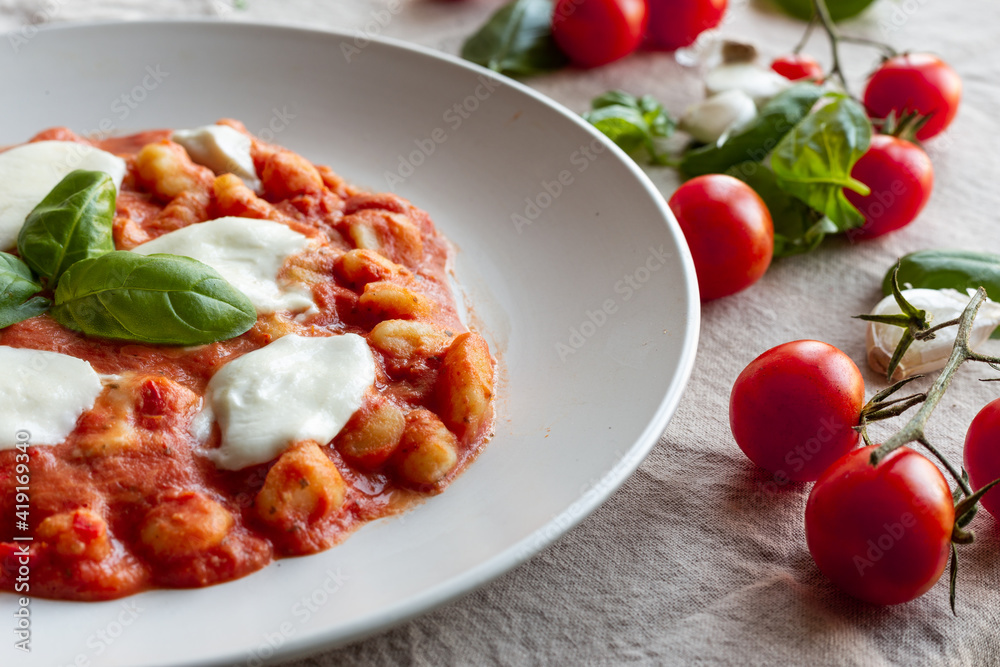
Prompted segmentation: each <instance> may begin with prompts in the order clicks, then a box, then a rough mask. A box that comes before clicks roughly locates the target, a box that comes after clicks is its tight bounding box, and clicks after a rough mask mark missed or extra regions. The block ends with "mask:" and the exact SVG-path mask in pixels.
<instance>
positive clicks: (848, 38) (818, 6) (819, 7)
mask: <svg viewBox="0 0 1000 667" xmlns="http://www.w3.org/2000/svg"><path fill="white" fill-rule="evenodd" d="M817 24H818V25H821V26H822V27H823V30H824V32H826V35H827V37H828V38H829V40H830V51H831V53H832V56H833V65H832V66H831V68H830V72H829V74H828V75H827V78H833V77H836V79H837V80H838V81H839V82H840V86H841V87H842V88H843V89H844V92H846V93H847V94H848V95H850V96H851V97H854V96H853V95H851V91H850V89H849V88H848V86H847V78H846V77H845V76H844V70H843V68H842V67H841V63H840V43H841V42H849V43H851V44H860V45H862V46H871V47H874V48H876V49H879V50H880V51H881V52H882V54H883V56H885V57H887V58H891V57H892V56H895V55H898V51H896V49H894V48H893V47H891V46H890V45H888V44H886V43H885V42H880V41H878V40H876V39H870V38H868V37H860V36H857V35H844V34H841V32H840V30H838V29H837V26H836V24H835V23H834V22H833V17H831V16H830V10H829V8H828V7H827V6H826V0H813V17H812V19H811V20H810V21H809V25H808V26H806V31H805V34H804V35H803V36H802V40H801V41H800V42H799V45H798V46H797V47H795V51H794V53H798V52H799V51H801V50H802V48H803V47H805V44H806V42H807V41H808V40H809V36H810V35H811V34H812V31H813V28H814V27H815V26H816V25H817Z"/></svg>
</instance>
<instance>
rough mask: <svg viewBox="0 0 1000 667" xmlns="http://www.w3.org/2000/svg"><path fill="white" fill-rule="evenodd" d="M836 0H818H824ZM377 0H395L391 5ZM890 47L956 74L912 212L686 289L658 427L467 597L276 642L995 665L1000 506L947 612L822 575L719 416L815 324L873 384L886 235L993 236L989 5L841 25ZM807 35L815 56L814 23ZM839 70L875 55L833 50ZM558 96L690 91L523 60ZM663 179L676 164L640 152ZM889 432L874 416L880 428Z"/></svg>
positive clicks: (458, 12) (265, 15) (422, 35)
mask: <svg viewBox="0 0 1000 667" xmlns="http://www.w3.org/2000/svg"><path fill="white" fill-rule="evenodd" d="M832 1H836V0H832ZM242 4H243V5H245V7H243V8H240V9H234V8H233V6H232V3H231V2H230V0H184V1H180V0H175V1H174V2H153V1H142V0H50V1H48V2H23V1H20V0H0V30H21V29H24V26H25V25H26V24H27V23H36V22H50V21H51V22H58V21H76V20H85V19H98V18H100V19H106V18H150V17H160V16H185V15H192V16H193V15H199V16H205V15H215V16H219V17H220V19H221V20H228V19H240V20H253V21H266V22H282V23H298V24H308V25H309V26H311V27H336V28H341V29H345V28H346V29H354V30H359V31H365V32H367V33H368V34H376V33H378V34H384V35H387V36H392V37H397V38H401V39H405V40H411V41H414V42H418V43H421V44H424V45H428V46H431V47H434V48H438V49H441V50H443V51H446V52H450V53H455V52H457V51H458V49H459V47H460V45H461V42H462V40H463V38H464V37H465V36H466V35H468V34H469V33H470V32H471V31H472V30H473V29H474V28H476V27H477V26H478V25H479V24H480V23H482V22H483V21H484V20H485V18H486V17H487V16H488V15H489V14H490V13H491V12H492V11H494V10H495V9H496V7H498V6H499V5H500V4H501V1H500V0H468V1H466V2H431V1H423V0H337V1H336V2H319V1H310V0H287V1H280V0H246V2H245V3H242ZM730 6H731V9H730V13H729V16H728V17H727V20H726V22H725V24H724V25H723V27H722V31H721V32H722V34H723V35H726V36H732V37H737V38H743V39H750V40H752V41H754V42H756V43H757V44H758V45H760V46H761V48H762V51H763V52H764V55H765V57H773V56H774V55H777V54H779V53H781V52H785V51H787V50H789V49H791V47H792V46H793V45H794V44H795V42H796V41H797V38H798V36H799V34H800V31H801V28H802V24H799V23H796V22H794V21H792V20H790V19H787V18H784V17H782V16H780V15H778V14H776V13H775V12H774V11H773V10H772V9H770V8H769V7H768V6H767V5H764V4H763V3H760V4H758V3H757V2H750V3H748V2H747V0H730ZM380 10H391V11H390V15H391V20H389V21H388V22H385V21H380V20H379V19H378V17H379V16H385V15H386V14H385V13H384V12H383V13H381V14H379V13H378V12H379V11H380ZM849 26H850V29H851V30H852V31H854V32H856V33H861V34H866V35H869V36H872V37H878V38H884V39H886V40H888V41H890V42H891V43H893V44H894V45H896V46H897V47H899V48H907V47H909V48H914V49H919V50H929V51H933V52H937V53H939V54H941V55H942V56H944V57H945V58H946V59H947V60H948V62H950V63H951V64H952V65H953V66H954V67H955V69H956V70H958V72H959V73H960V74H961V76H962V77H963V80H964V83H965V94H964V99H963V102H962V107H961V110H960V112H959V116H958V119H957V120H956V122H955V123H954V125H953V126H952V129H951V130H949V131H948V132H947V133H946V134H945V135H943V136H941V137H939V138H936V139H934V140H932V141H931V142H930V143H929V145H928V150H929V152H930V154H931V156H932V158H933V160H934V168H935V175H936V182H935V188H934V194H933V196H932V198H931V201H930V203H929V205H928V206H927V208H926V210H925V211H924V213H923V214H922V215H921V216H920V218H919V219H918V220H917V221H916V222H915V223H914V224H913V225H911V226H910V227H908V228H906V229H905V230H903V231H901V232H898V233H896V234H892V235H890V236H888V237H886V238H883V239H880V240H876V241H872V242H867V243H864V244H855V245H852V244H850V243H848V242H846V241H844V240H834V241H833V242H830V243H828V244H827V245H826V246H825V247H824V248H823V249H822V250H821V251H819V252H817V253H814V254H812V255H809V256H805V257H797V258H792V259H784V260H780V261H778V262H777V263H776V264H775V265H774V266H773V267H772V268H771V270H770V271H769V272H768V273H767V275H766V276H765V277H764V278H763V280H762V281H761V282H760V283H758V284H757V285H755V286H754V287H752V288H751V289H750V290H748V291H746V292H744V293H742V294H739V295H736V296H733V297H730V298H727V299H723V300H720V301H717V302H714V303H710V304H708V305H707V306H705V308H704V319H703V326H702V334H701V343H700V346H699V350H698V359H697V363H696V366H695V370H694V375H693V377H692V379H691V383H690V385H689V387H688V389H687V393H686V394H685V396H684V399H683V401H682V403H681V405H680V408H679V410H678V412H677V414H676V416H675V417H674V419H673V421H672V422H671V424H670V426H669V428H668V429H667V431H666V432H665V433H664V434H663V436H662V438H661V439H660V442H659V444H658V445H657V446H656V447H655V448H654V449H653V451H652V453H651V454H650V456H649V458H648V459H647V460H646V461H645V463H643V465H642V466H641V467H640V468H639V470H638V472H636V473H635V474H634V475H633V476H632V478H631V479H629V480H628V481H627V482H626V483H625V485H624V486H623V488H621V489H620V490H619V491H618V492H617V493H615V494H614V495H613V496H612V497H611V499H610V500H608V501H607V503H605V504H604V506H603V507H601V508H600V509H599V510H598V511H597V512H595V513H594V515H593V516H591V517H590V518H588V519H587V520H585V521H584V522H583V523H582V524H581V525H580V526H578V527H577V528H575V529H574V530H572V531H571V532H570V533H569V534H568V535H566V536H565V537H563V538H562V539H560V540H559V541H558V542H557V543H556V544H554V545H552V546H551V547H549V548H548V549H546V550H544V551H543V552H542V553H541V554H539V555H538V556H537V557H535V558H534V559H532V560H531V561H530V562H528V563H527V564H525V565H523V566H521V567H519V568H517V569H515V570H514V571H512V572H510V573H508V574H507V575H505V576H503V577H501V578H500V579H498V580H496V581H494V582H492V583H491V584H489V585H487V586H485V587H483V588H482V589H481V590H478V591H476V592H474V593H472V594H470V595H468V596H466V597H465V598H463V599H461V600H459V601H457V602H454V603H452V604H450V605H448V606H445V607H443V608H440V609H438V610H436V611H434V612H432V613H429V614H427V615H425V616H423V617H421V618H419V619H417V620H414V621H411V622H409V623H406V624H404V625H401V626H399V627H397V628H395V629H392V630H390V631H388V632H386V633H384V634H381V635H379V636H375V637H372V638H369V639H367V640H366V641H363V642H359V643H357V644H354V645H352V646H348V647H345V648H342V649H339V650H335V651H331V652H327V653H324V654H321V655H317V656H315V657H313V658H310V659H305V660H300V661H298V662H295V663H293V664H294V665H295V666H296V667H306V666H307V665H308V666H323V667H332V666H333V665H396V664H400V665H405V664H412V665H443V664H449V665H481V664H510V665H527V664H542V665H577V664H579V665H584V664H587V665H590V664H593V665H620V664H669V665H689V664H690V665H693V664H733V665H784V664H793V665H908V666H909V665H913V666H917V665H991V664H992V665H996V664H1000V527H998V525H997V523H996V522H995V521H994V520H993V519H992V518H991V517H989V516H987V515H980V517H978V518H977V519H976V521H975V522H974V524H973V527H974V528H975V529H976V531H977V532H978V534H979V538H980V539H979V541H978V542H977V543H976V544H974V545H972V546H970V547H966V548H963V549H962V550H961V551H962V558H963V561H962V562H963V571H962V575H961V579H960V582H959V611H960V617H959V618H957V619H956V618H954V617H952V616H951V613H950V611H949V609H948V600H947V594H948V592H947V585H946V582H945V581H944V580H942V582H940V583H939V584H938V586H936V587H935V588H934V589H933V590H932V591H931V592H930V593H929V594H927V595H926V596H924V597H923V598H921V599H919V600H917V601H915V602H913V603H910V604H906V605H902V606H898V607H893V608H885V609H881V608H873V607H869V606H866V605H863V604H861V603H858V602H856V601H854V600H852V599H850V598H848V597H846V596H844V595H843V594H841V593H839V592H838V591H837V590H836V589H835V588H833V586H832V585H831V584H830V583H828V582H827V581H826V580H825V579H824V578H823V577H822V576H821V575H820V574H819V572H818V571H817V569H816V567H815V566H814V565H813V562H812V560H811V559H810V557H809V554H808V552H807V550H806V547H805V539H804V534H803V528H802V513H803V507H804V505H805V500H806V496H807V493H808V486H807V485H803V484H789V485H786V486H784V487H776V486H769V485H767V482H768V481H769V477H768V476H766V475H765V474H763V473H761V472H760V471H758V470H756V469H755V468H754V467H753V466H752V465H751V464H750V463H749V462H748V461H747V460H746V459H745V458H744V457H743V455H742V454H741V453H740V451H739V450H738V449H737V447H736V445H735V442H734V441H733V439H732V436H731V434H730V432H729V426H728V418H727V414H728V413H727V410H728V398H729V391H730V388H731V386H732V383H733V380H734V379H735V378H736V376H737V375H738V374H739V372H740V370H742V368H743V367H744V366H745V365H746V364H747V363H748V362H749V361H750V360H751V359H753V358H754V357H755V356H756V355H758V354H759V353H761V352H763V351H764V350H765V349H767V348H769V347H771V346H773V345H777V344H779V343H782V342H785V341H789V340H794V339H799V338H818V339H821V340H825V341H827V342H829V343H832V344H833V345H836V346H837V347H839V348H841V349H843V350H844V351H846V352H847V353H848V354H849V355H850V356H851V357H852V358H853V359H854V360H855V361H856V362H857V363H858V364H859V365H860V366H862V368H863V370H864V371H865V379H866V382H867V385H868V395H869V396H870V395H871V394H872V393H874V391H876V390H877V389H878V388H881V387H882V386H884V384H883V383H882V382H881V380H880V379H879V378H878V377H876V375H875V374H874V373H872V372H871V371H870V370H868V369H867V368H866V367H865V364H864V358H865V350H864V334H863V325H862V324H861V323H859V322H858V321H856V320H852V319H850V318H849V316H850V315H852V314H856V313H861V312H865V311H867V310H869V309H870V308H871V306H872V305H873V304H874V303H875V302H876V301H877V300H878V298H879V294H880V293H879V281H880V279H881V276H882V274H883V272H884V271H885V269H886V268H887V267H888V266H889V265H890V264H891V263H892V262H893V261H894V260H895V258H896V257H898V256H899V255H901V254H903V253H906V252H909V251H912V250H918V249H923V248H930V247H957V248H970V249H977V248H990V249H992V250H993V251H998V252H1000V213H998V210H1000V187H998V186H997V181H998V180H1000V159H998V155H1000V139H998V135H1000V132H998V130H1000V126H998V123H997V121H996V117H997V115H998V109H1000V46H998V37H1000V5H998V4H997V3H994V2H987V1H986V0H968V1H966V2H961V3H957V2H950V1H947V0H898V1H897V0H881V1H880V2H879V4H878V6H877V7H876V8H875V9H874V10H873V11H870V12H869V13H867V14H866V15H865V16H864V17H862V18H861V19H859V20H857V21H854V22H853V23H851V24H849ZM813 44H814V46H813V47H812V50H813V53H816V54H817V55H821V56H822V57H823V58H826V57H827V52H826V47H825V46H824V44H823V42H822V41H821V40H820V39H818V38H817V39H816V40H815V41H814V43H813ZM849 54H850V55H849V57H848V67H849V69H850V70H851V71H852V72H854V73H855V74H856V76H855V82H854V83H855V85H856V86H857V84H858V82H859V80H860V79H861V78H862V77H863V75H864V73H865V72H866V71H868V70H869V69H870V68H871V67H872V66H873V64H874V63H875V58H876V54H875V53H874V52H871V51H867V50H865V49H861V48H858V49H853V48H852V49H850V51H849ZM528 83H529V85H532V86H534V87H536V88H537V89H538V90H540V91H542V92H543V93H545V94H547V95H550V96H551V97H553V98H554V99H556V100H557V101H559V102H561V103H563V104H565V105H567V106H568V107H570V108H571V109H573V110H575V111H582V110H584V109H586V108H587V104H588V101H589V100H590V98H591V97H593V96H595V95H597V94H600V93H602V92H604V91H605V90H607V89H609V88H615V87H620V88H624V89H626V90H629V91H631V92H633V93H652V94H654V95H656V96H657V97H659V98H660V99H662V100H663V101H664V102H665V104H666V105H667V107H668V108H669V109H671V110H672V111H673V112H674V113H675V114H676V113H679V112H681V111H683V109H684V108H685V107H686V106H687V105H688V104H690V103H691V102H693V101H695V100H697V99H699V98H700V96H701V83H700V79H699V70H698V68H697V67H684V66H681V65H679V64H678V63H677V62H676V61H675V59H674V57H673V56H672V55H670V54H641V55H638V56H633V57H630V58H628V59H626V60H624V61H621V62H619V63H616V64H614V65H611V66H609V67H605V68H602V69H598V70H595V71H591V72H580V71H567V72H564V73H559V74H555V75H552V76H547V77H540V78H536V79H532V80H530V81H528ZM650 175H651V176H652V178H653V180H654V181H655V182H656V183H657V185H659V186H660V187H661V189H662V190H663V192H664V194H665V195H667V196H669V194H670V193H671V192H672V191H673V189H674V188H675V187H676V185H677V179H676V176H675V175H674V173H673V172H671V171H670V170H668V169H662V170H658V171H651V172H650ZM987 374H988V371H986V370H985V369H972V368H964V369H962V370H961V371H960V372H959V374H958V377H957V379H956V382H955V383H954V387H953V389H951V390H950V391H949V392H948V394H947V396H946V398H945V400H944V401H943V402H942V404H941V406H940V407H939V408H938V411H937V413H936V414H935V415H934V417H933V419H932V426H931V437H932V438H933V439H934V440H936V441H937V443H938V444H939V445H940V446H941V447H942V448H943V449H944V450H945V451H946V452H947V453H948V454H949V455H950V456H952V457H954V460H960V457H961V445H962V439H963V437H964V433H965V429H966V427H967V425H968V423H969V421H970V420H971V419H972V417H973V415H974V414H975V413H976V411H977V410H978V409H979V408H980V407H981V406H982V405H984V404H985V403H987V402H988V401H989V400H991V399H993V398H996V397H997V395H998V394H1000V389H998V385H996V384H987V383H980V382H977V381H976V378H977V377H980V376H983V375H987ZM884 432H885V431H879V430H876V435H877V434H878V433H884Z"/></svg>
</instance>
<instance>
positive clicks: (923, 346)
mask: <svg viewBox="0 0 1000 667" xmlns="http://www.w3.org/2000/svg"><path fill="white" fill-rule="evenodd" d="M902 292H903V296H904V297H905V298H906V300H907V301H909V302H910V303H911V304H913V306H914V307H916V308H919V309H921V310H925V311H927V316H928V321H929V322H930V323H931V326H934V325H935V324H939V323H941V322H947V321H948V320H952V319H955V318H957V317H959V316H961V314H962V312H963V311H964V310H965V307H966V306H968V305H969V301H971V300H972V294H973V292H970V294H962V293H961V292H959V291H958V290H953V289H940V290H937V289H922V288H918V289H905V290H902ZM901 312H902V311H901V310H900V308H899V305H898V304H897V303H896V299H895V298H893V296H892V295H891V294H890V295H889V296H887V297H885V298H884V299H882V300H881V301H879V302H878V304H876V306H875V307H874V308H873V309H872V312H871V314H872V315H898V314H900V313H901ZM998 325H1000V304H998V303H996V302H994V301H990V300H989V299H986V300H985V301H983V305H982V307H980V309H979V314H978V315H977V316H976V320H975V322H974V323H973V327H972V333H971V334H970V336H969V344H970V346H971V347H972V348H973V349H975V348H976V347H978V346H979V345H981V344H982V343H983V342H985V341H986V340H987V339H988V338H989V337H990V334H991V333H993V330H994V329H996V328H997V326H998ZM903 332H904V329H903V328H902V327H896V326H892V325H891V324H880V323H877V322H869V323H868V331H867V334H866V344H867V349H868V365H869V366H871V368H872V370H874V371H875V372H877V373H881V374H883V375H884V374H885V372H886V370H887V369H888V367H889V360H890V359H892V353H893V352H894V351H895V349H896V345H897V344H899V340H900V338H902V337H903ZM957 333H958V327H957V326H954V327H946V328H944V329H941V330H940V331H938V332H937V333H935V334H934V338H932V339H930V340H926V341H914V342H913V344H912V345H910V348H909V349H908V350H907V351H906V354H904V355H903V358H902V360H901V361H900V362H899V366H898V367H897V368H896V371H895V372H894V373H893V375H892V378H891V379H892V381H893V382H898V381H899V380H903V379H905V378H908V377H910V376H912V375H918V374H920V373H927V372H930V371H936V370H940V369H942V368H944V366H945V364H946V363H947V362H948V357H949V356H951V349H952V347H953V346H954V345H955V336H956V334H957Z"/></svg>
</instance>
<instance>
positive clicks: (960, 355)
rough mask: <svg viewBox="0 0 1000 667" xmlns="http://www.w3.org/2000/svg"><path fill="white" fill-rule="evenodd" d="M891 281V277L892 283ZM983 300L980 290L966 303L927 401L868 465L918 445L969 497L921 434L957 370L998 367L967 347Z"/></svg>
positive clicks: (983, 292) (969, 491)
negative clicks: (975, 364) (977, 364)
mask: <svg viewBox="0 0 1000 667" xmlns="http://www.w3.org/2000/svg"><path fill="white" fill-rule="evenodd" d="M895 279H896V278H895V274H894V275H893V281H894V282H895ZM985 300H986V290H984V289H983V288H982V287H980V288H979V289H978V290H976V293H975V294H974V295H973V296H972V298H971V299H970V300H969V305H967V306H966V307H965V310H964V311H963V312H962V316H961V317H960V318H958V333H957V334H956V335H955V345H954V347H952V350H951V356H949V357H948V362H947V363H946V364H945V367H944V368H943V369H942V370H941V373H940V374H938V376H937V378H936V379H935V380H934V384H932V385H931V387H930V389H928V390H927V399H926V400H925V401H924V402H923V405H921V406H920V408H919V409H918V410H917V412H916V413H915V414H914V415H913V417H911V418H910V421H908V422H907V423H906V424H905V425H904V426H903V428H902V429H900V430H899V431H898V432H897V433H895V434H894V435H892V436H891V437H889V438H888V439H886V440H885V442H883V443H882V445H881V446H879V447H878V449H876V450H875V451H874V452H872V456H871V463H872V465H878V464H879V462H880V461H881V460H882V459H884V458H885V457H886V456H888V455H889V453H890V452H892V451H894V450H896V449H899V448H900V447H902V446H904V445H906V444H908V443H911V442H919V443H920V444H922V445H924V447H926V448H927V449H928V450H929V451H930V452H931V453H932V454H934V456H935V457H937V458H938V460H940V461H941V462H942V464H943V465H944V466H945V468H946V469H947V470H948V472H949V473H951V475H952V476H953V477H955V479H956V480H957V481H958V483H959V486H961V487H962V491H963V492H964V493H965V495H967V496H971V495H972V489H971V488H970V487H969V484H968V482H967V481H965V479H964V478H963V477H962V475H960V474H958V472H957V471H956V470H955V468H954V466H952V465H951V464H950V463H949V462H948V461H947V459H945V458H944V456H942V455H941V453H940V452H938V451H937V450H936V449H935V448H934V447H933V446H931V444H930V443H929V442H928V441H927V437H926V436H925V434H924V428H925V426H926V425H927V420H928V419H929V418H930V416H931V413H932V412H934V408H936V407H937V405H938V403H940V402H941V398H942V397H943V396H944V393H945V391H947V389H948V386H949V385H950V384H951V380H952V378H953V377H954V376H955V372H956V371H957V370H958V368H959V366H961V365H962V364H963V363H964V362H966V361H970V360H972V361H981V362H984V363H1000V358H995V357H989V356H986V355H982V354H978V353H976V352H973V351H972V349H971V346H970V344H969V336H970V335H971V334H972V325H973V322H974V321H975V319H976V315H977V314H978V313H979V308H980V307H981V306H982V305H983V302H984V301H985Z"/></svg>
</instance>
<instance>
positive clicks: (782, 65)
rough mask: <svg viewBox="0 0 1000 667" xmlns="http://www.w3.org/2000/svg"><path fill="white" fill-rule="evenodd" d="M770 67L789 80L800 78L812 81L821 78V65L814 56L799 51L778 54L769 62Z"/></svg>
mask: <svg viewBox="0 0 1000 667" xmlns="http://www.w3.org/2000/svg"><path fill="white" fill-rule="evenodd" d="M771 69H773V70H774V71H775V72H777V73H778V74H780V75H781V76H783V77H785V78H786V79H788V80H789V81H799V80H801V79H810V80H812V81H822V80H823V67H822V66H821V65H820V64H819V63H818V62H816V59H815V58H812V57H810V56H806V55H802V54H801V53H789V54H788V55H785V56H778V57H777V58H775V59H774V60H773V61H772V62H771Z"/></svg>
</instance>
